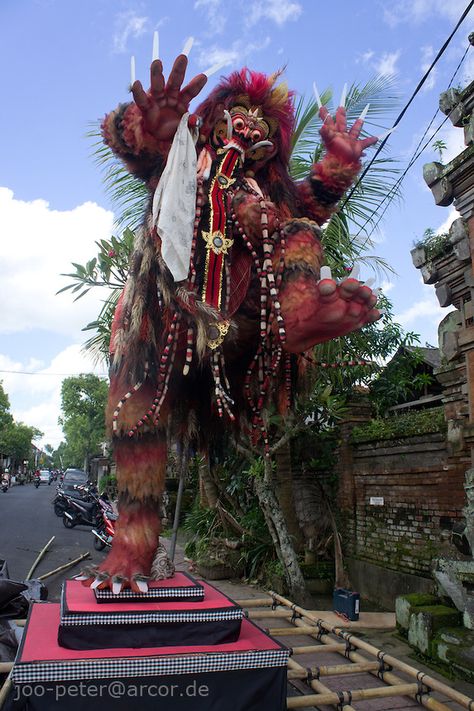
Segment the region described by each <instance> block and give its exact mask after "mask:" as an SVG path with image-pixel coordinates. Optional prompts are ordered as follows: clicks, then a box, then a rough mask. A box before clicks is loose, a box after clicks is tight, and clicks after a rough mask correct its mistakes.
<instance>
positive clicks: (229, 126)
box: [224, 109, 232, 141]
mask: <svg viewBox="0 0 474 711" xmlns="http://www.w3.org/2000/svg"><path fill="white" fill-rule="evenodd" d="M224 116H225V117H226V120H227V140H228V141H230V139H231V138H232V117H231V115H230V113H229V112H228V111H227V109H224Z"/></svg>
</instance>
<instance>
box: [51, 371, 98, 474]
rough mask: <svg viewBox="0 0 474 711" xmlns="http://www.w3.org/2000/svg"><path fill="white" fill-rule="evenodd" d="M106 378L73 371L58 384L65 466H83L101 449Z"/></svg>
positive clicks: (85, 467)
mask: <svg viewBox="0 0 474 711" xmlns="http://www.w3.org/2000/svg"><path fill="white" fill-rule="evenodd" d="M107 393H108V386H107V382H106V381H105V380H103V379H101V378H98V377H97V376H96V375H92V374H86V375H76V376H73V377H70V378H66V379H65V380H63V383H62V386H61V410H62V413H63V414H62V417H60V418H59V424H60V425H61V426H62V428H63V432H64V434H65V437H66V442H65V446H64V451H63V452H62V455H63V458H64V466H75V467H83V468H84V469H85V470H86V471H87V469H88V464H89V460H90V457H91V456H92V455H93V454H96V453H97V452H98V451H100V445H101V443H102V442H103V441H104V439H105V424H104V421H105V417H104V411H105V404H106V401H107Z"/></svg>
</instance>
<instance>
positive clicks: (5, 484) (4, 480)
mask: <svg viewBox="0 0 474 711" xmlns="http://www.w3.org/2000/svg"><path fill="white" fill-rule="evenodd" d="M9 488H10V482H9V480H8V476H2V491H3V493H4V494H6V493H7V491H8V489H9Z"/></svg>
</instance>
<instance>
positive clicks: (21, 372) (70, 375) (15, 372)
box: [0, 370, 108, 378]
mask: <svg viewBox="0 0 474 711" xmlns="http://www.w3.org/2000/svg"><path fill="white" fill-rule="evenodd" d="M0 373H9V374H11V375H54V376H59V377H61V378H77V377H79V376H80V375H97V377H98V378H107V377H108V375H107V373H84V372H82V373H42V372H40V371H36V372H33V371H29V370H0Z"/></svg>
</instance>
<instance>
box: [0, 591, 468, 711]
mask: <svg viewBox="0 0 474 711" xmlns="http://www.w3.org/2000/svg"><path fill="white" fill-rule="evenodd" d="M270 595H271V597H266V598H255V599H248V600H237V601H236V602H237V604H238V605H240V606H241V607H243V608H245V609H246V610H247V611H248V616H249V617H250V618H251V619H256V620H259V621H260V620H264V619H272V620H276V621H277V622H280V621H284V622H286V623H287V625H286V626H285V627H272V628H270V629H269V630H268V632H269V633H270V634H271V635H272V636H274V637H277V638H278V637H283V638H285V637H288V636H290V635H293V636H294V635H305V636H309V637H313V638H314V639H315V640H316V643H315V644H309V645H308V644H306V645H300V646H294V647H293V657H295V656H296V657H298V656H299V655H306V654H308V655H314V657H315V662H316V663H315V665H314V666H313V665H312V666H310V667H308V666H306V667H304V666H302V665H301V664H299V663H298V662H297V661H296V660H295V659H294V658H290V659H289V660H288V681H289V683H290V684H291V683H292V682H296V683H299V686H298V687H297V688H298V691H299V692H300V694H301V695H300V696H290V697H288V698H287V708H288V709H296V708H303V707H305V708H308V707H314V706H317V705H328V706H334V707H335V708H336V709H338V710H340V711H356V709H355V707H354V706H352V702H357V701H362V700H374V699H382V698H387V697H400V696H401V697H403V696H408V697H410V698H411V699H413V700H415V701H416V703H417V704H418V705H419V706H423V707H425V708H427V709H431V710H432V711H453V709H454V708H455V707H453V706H452V702H453V701H454V702H455V703H457V704H458V705H459V708H461V709H467V710H468V711H474V699H471V698H469V697H468V696H466V695H465V694H463V693H461V692H459V691H457V690H456V689H454V688H452V687H450V686H448V685H447V684H444V683H443V682H442V681H439V680H438V679H435V678H433V677H431V676H429V675H428V674H425V673H424V672H422V671H420V670H419V669H415V668H414V667H412V666H410V665H409V664H406V663H405V662H403V661H401V660H400V659H397V658H396V657H393V656H392V655H389V654H387V653H386V652H383V651H382V650H380V649H377V647H374V646H373V645H372V644H369V643H368V642H366V641H364V640H362V639H360V638H359V637H356V636H355V635H354V634H353V633H351V632H348V631H347V630H344V629H343V628H341V627H337V626H332V625H331V624H330V623H328V622H325V621H324V619H322V618H320V617H317V616H316V615H315V614H314V613H312V612H310V611H309V610H305V609H304V608H302V607H299V606H298V605H295V604H294V603H292V602H291V601H290V600H287V599H286V598H284V597H283V596H282V595H279V594H278V593H275V592H271V593H270ZM288 623H289V624H288ZM330 652H332V653H337V654H340V655H342V656H343V657H345V658H346V660H347V661H346V662H345V663H343V664H331V665H318V664H317V661H318V657H320V656H321V653H330ZM360 652H364V653H365V655H364V654H361V653H360ZM348 662H349V663H348ZM12 666H13V663H2V664H0V673H8V672H9V671H10V670H11V667H12ZM393 670H396V671H397V672H399V673H401V674H402V675H403V676H404V677H405V678H402V677H399V676H396V675H395V674H394V673H393ZM360 673H367V674H372V675H373V676H375V677H378V679H380V680H381V681H383V682H384V683H385V684H386V685H385V686H381V685H379V686H377V687H374V688H365V689H353V690H347V677H348V676H349V675H351V674H360ZM324 677H332V678H333V679H337V680H338V681H339V679H340V684H341V689H340V690H338V691H332V690H331V689H329V688H328V687H327V686H325V685H324V684H323V682H322V681H321V678H324ZM407 678H408V679H407ZM411 680H413V681H411ZM301 682H304V683H305V685H307V687H308V688H309V690H310V691H309V692H308V693H302V692H301ZM10 684H11V682H10V676H8V678H7V681H6V682H5V683H4V686H3V688H2V689H1V690H0V708H1V707H2V706H3V703H4V701H5V699H6V696H7V693H8V690H9V688H10ZM311 692H314V693H311ZM433 693H436V695H437V697H436V698H435V697H434V696H433V695H432V694H433ZM443 697H444V698H443ZM443 701H447V702H448V703H449V704H450V706H449V707H448V706H446V703H443Z"/></svg>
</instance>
